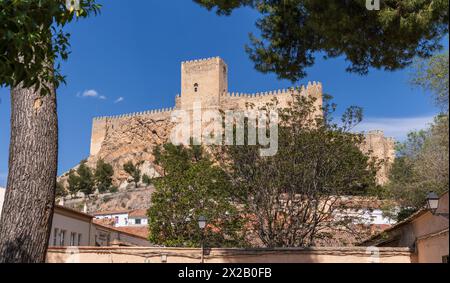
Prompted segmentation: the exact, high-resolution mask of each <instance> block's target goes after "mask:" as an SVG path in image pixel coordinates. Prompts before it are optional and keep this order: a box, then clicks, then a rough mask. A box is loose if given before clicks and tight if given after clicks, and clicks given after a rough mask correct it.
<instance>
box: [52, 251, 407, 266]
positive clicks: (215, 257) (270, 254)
mask: <svg viewBox="0 0 450 283" xmlns="http://www.w3.org/2000/svg"><path fill="white" fill-rule="evenodd" d="M162 256H164V257H167V263H199V262H200V261H201V249H188V248H157V247H155V248H142V247H79V248H77V247H72V248H49V250H48V253H47V262H48V263H161V261H162ZM412 256H413V253H412V251H411V249H409V248H375V247H367V248H365V247H343V248H342V247H341V248H328V247H327V248H305V249H302V248H280V249H206V250H205V263H411V262H412Z"/></svg>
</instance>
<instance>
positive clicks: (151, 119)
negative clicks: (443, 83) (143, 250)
mask: <svg viewBox="0 0 450 283" xmlns="http://www.w3.org/2000/svg"><path fill="white" fill-rule="evenodd" d="M294 93H297V94H300V95H306V96H312V97H314V98H315V103H316V104H317V105H316V108H317V109H321V107H320V106H321V105H322V97H323V92H322V85H321V84H320V83H317V82H313V83H308V85H307V86H306V87H304V86H303V87H298V88H291V89H287V90H286V89H283V90H275V91H269V92H261V93H253V94H244V93H235V92H231V93H230V92H229V91H228V66H227V64H226V63H225V62H224V61H223V60H222V59H221V58H219V57H215V58H208V59H201V60H194V61H187V62H182V64H181V94H180V95H177V96H176V98H175V106H174V107H173V108H166V109H159V110H151V111H146V112H139V113H132V114H124V115H119V116H111V117H98V118H94V120H93V125H92V136H91V147H90V157H89V159H88V164H90V165H94V164H95V162H96V160H98V159H100V158H101V159H104V160H105V161H106V162H108V163H110V164H112V165H113V167H114V169H115V172H116V176H115V178H116V180H125V179H126V174H124V172H123V170H122V167H123V164H124V163H126V162H128V161H130V160H132V161H133V162H135V163H136V162H141V164H142V165H141V170H142V171H143V173H146V174H147V175H149V176H159V174H158V172H157V170H156V169H155V168H154V166H153V161H154V159H153V156H152V151H153V148H154V147H155V146H157V145H161V144H163V143H165V142H167V141H168V138H169V135H170V131H171V129H172V128H173V126H174V124H173V123H172V122H171V114H172V112H173V111H174V110H187V111H190V110H192V109H193V105H194V102H200V103H201V107H202V109H219V110H244V109H245V108H246V105H247V104H248V103H252V104H253V105H254V106H256V107H258V106H263V105H266V103H268V102H271V101H272V100H273V98H274V97H276V98H277V100H278V103H279V105H280V107H286V106H287V105H288V104H289V102H290V101H292V100H293V94H294ZM366 140H367V143H366V145H365V146H364V148H363V149H362V151H367V152H368V151H372V152H373V153H372V154H374V155H375V156H376V157H378V158H382V159H384V160H389V162H392V161H393V159H394V154H395V152H394V141H393V140H392V139H389V138H385V137H384V134H383V133H382V132H379V131H374V132H370V133H368V134H367V139H366ZM386 181H387V167H386V166H385V168H382V170H381V171H380V174H379V182H380V183H384V182H386Z"/></svg>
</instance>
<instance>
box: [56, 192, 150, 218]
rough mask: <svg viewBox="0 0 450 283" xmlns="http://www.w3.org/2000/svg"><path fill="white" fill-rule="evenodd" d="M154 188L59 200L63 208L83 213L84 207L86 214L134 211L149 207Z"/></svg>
mask: <svg viewBox="0 0 450 283" xmlns="http://www.w3.org/2000/svg"><path fill="white" fill-rule="evenodd" d="M154 190H155V189H154V187H152V186H150V187H143V188H137V189H130V188H129V189H127V190H125V191H119V192H117V193H108V194H99V195H92V196H90V197H89V198H88V197H85V198H70V197H68V198H65V199H64V200H63V201H62V200H59V203H60V204H63V205H64V206H65V207H68V208H72V209H75V210H78V211H83V210H84V207H85V205H86V209H87V211H86V212H87V213H94V212H98V211H113V210H136V209H148V208H149V207H150V202H151V195H152V193H153V192H154Z"/></svg>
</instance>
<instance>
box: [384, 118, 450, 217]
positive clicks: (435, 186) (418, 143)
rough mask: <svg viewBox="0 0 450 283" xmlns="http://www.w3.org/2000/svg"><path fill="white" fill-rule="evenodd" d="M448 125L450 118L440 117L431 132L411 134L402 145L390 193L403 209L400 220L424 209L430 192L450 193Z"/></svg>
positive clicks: (391, 177)
mask: <svg viewBox="0 0 450 283" xmlns="http://www.w3.org/2000/svg"><path fill="white" fill-rule="evenodd" d="M448 123H449V121H448V116H447V115H442V116H438V117H437V118H436V119H435V121H434V123H433V124H432V125H431V126H430V128H429V129H427V130H424V131H418V132H412V133H410V134H409V135H408V139H407V140H406V141H405V142H403V143H401V144H399V145H398V148H397V152H398V153H397V154H398V156H397V158H396V160H395V162H394V164H393V166H392V169H391V172H390V180H391V182H390V183H389V184H388V185H387V188H386V189H387V191H388V196H390V197H391V198H393V199H395V200H397V201H398V202H399V203H400V205H401V207H402V211H403V213H402V215H399V217H400V218H404V217H406V216H408V215H407V214H408V212H409V213H411V212H414V211H416V210H418V209H420V208H421V207H423V205H424V204H425V199H426V195H427V193H428V192H429V191H434V192H436V193H438V194H440V193H443V192H445V191H447V190H448V188H449V167H448V162H449V138H448V131H449V124H448Z"/></svg>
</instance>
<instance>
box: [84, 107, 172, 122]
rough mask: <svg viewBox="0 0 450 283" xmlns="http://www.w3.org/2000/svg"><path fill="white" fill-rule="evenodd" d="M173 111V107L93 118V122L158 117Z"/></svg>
mask: <svg viewBox="0 0 450 283" xmlns="http://www.w3.org/2000/svg"><path fill="white" fill-rule="evenodd" d="M174 110H175V108H174V107H170V108H161V109H155V110H148V111H142V112H134V113H127V114H122V115H113V116H101V117H94V119H93V120H94V121H101V120H107V119H108V120H114V119H123V118H132V117H138V116H149V115H160V114H164V113H170V112H172V111H174Z"/></svg>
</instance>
